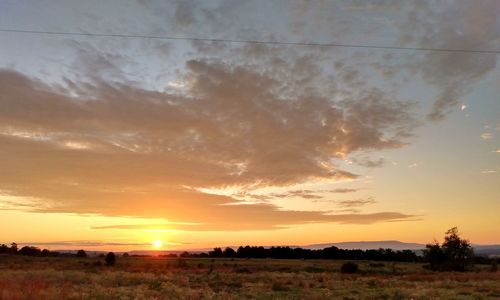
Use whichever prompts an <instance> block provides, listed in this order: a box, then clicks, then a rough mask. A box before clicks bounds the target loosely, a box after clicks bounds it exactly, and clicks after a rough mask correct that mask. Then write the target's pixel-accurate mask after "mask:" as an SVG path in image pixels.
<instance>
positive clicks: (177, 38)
mask: <svg viewBox="0 0 500 300" xmlns="http://www.w3.org/2000/svg"><path fill="white" fill-rule="evenodd" d="M0 32H10V33H22V34H46V35H69V36H87V37H118V38H139V39H156V40H182V41H199V42H217V43H231V44H263V45H285V46H305V47H342V48H369V49H389V50H415V51H430V52H455V53H489V54H499V53H500V50H475V49H452V48H426V47H399V46H381V45H368V44H341V43H305V42H285V41H260V40H236V39H216V38H196V37H178V36H160V35H139V34H113V33H92V32H67V31H42V30H22V29H9V28H0Z"/></svg>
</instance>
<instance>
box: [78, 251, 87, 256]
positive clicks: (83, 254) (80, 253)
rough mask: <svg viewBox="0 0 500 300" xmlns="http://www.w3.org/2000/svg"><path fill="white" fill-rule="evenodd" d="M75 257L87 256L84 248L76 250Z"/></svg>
mask: <svg viewBox="0 0 500 300" xmlns="http://www.w3.org/2000/svg"><path fill="white" fill-rule="evenodd" d="M76 257H87V252H85V250H78V251H77V252H76Z"/></svg>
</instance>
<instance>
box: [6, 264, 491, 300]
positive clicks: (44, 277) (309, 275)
mask: <svg viewBox="0 0 500 300" xmlns="http://www.w3.org/2000/svg"><path fill="white" fill-rule="evenodd" d="M102 260H103V259H102V258H81V259H80V258H74V257H73V258H72V257H67V258H64V257H25V256H17V255H15V256H12V255H11V256H6V255H1V256H0V299H1V300H10V299H495V298H500V272H491V271H490V270H489V266H476V267H475V268H476V270H475V271H473V272H464V273H454V272H445V273H434V272H431V271H427V270H425V269H424V268H423V267H422V265H421V264H415V263H392V262H368V261H362V262H358V264H359V272H358V273H357V274H349V275H347V274H341V273H340V271H339V269H340V266H341V264H342V263H343V262H342V261H327V260H275V259H273V260H271V259H194V258H189V259H177V258H163V257H127V258H124V257H118V259H117V263H116V265H115V266H113V267H107V266H104V265H103V264H101V262H102Z"/></svg>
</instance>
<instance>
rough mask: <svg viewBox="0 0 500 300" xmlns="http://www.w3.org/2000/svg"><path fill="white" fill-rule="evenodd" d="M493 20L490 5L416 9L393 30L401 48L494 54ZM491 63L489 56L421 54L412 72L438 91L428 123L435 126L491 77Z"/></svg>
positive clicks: (497, 30)
mask: <svg viewBox="0 0 500 300" xmlns="http://www.w3.org/2000/svg"><path fill="white" fill-rule="evenodd" d="M499 14H500V5H498V1H496V0H485V1H480V2H477V3H476V2H470V1H459V2H449V3H448V2H440V3H434V2H428V3H418V4H415V5H414V7H413V9H411V10H410V11H409V13H408V18H407V20H408V21H407V23H406V24H404V25H403V26H400V27H399V28H400V29H401V42H404V43H406V44H407V45H417V46H418V47H429V48H441V49H469V50H495V49H498V46H499V44H498V43H499V36H500V27H499V26H498V17H497V16H498V15H499ZM496 62H497V55H495V54H479V53H475V54H474V53H460V52H447V53H445V52H443V53H435V52H429V53H427V54H425V55H424V56H423V59H422V61H420V62H419V63H417V64H415V65H414V66H413V70H417V71H418V72H420V74H421V75H422V77H423V79H424V80H425V81H426V82H427V83H428V84H431V85H433V86H435V87H436V88H437V89H438V91H439V92H438V96H437V99H436V100H435V102H434V103H433V105H432V109H431V112H430V113H429V114H428V117H429V119H430V120H441V119H443V118H444V117H445V116H446V115H447V114H448V113H450V112H451V111H452V109H453V108H455V107H459V104H460V101H461V98H462V97H463V96H464V95H465V94H466V93H467V92H468V91H469V88H470V87H471V86H472V85H473V84H475V83H477V82H478V81H479V80H480V79H482V78H483V77H484V76H486V75H487V74H489V73H490V72H491V71H493V70H494V69H495V68H496ZM462 110H463V108H462Z"/></svg>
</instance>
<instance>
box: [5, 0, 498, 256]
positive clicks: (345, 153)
mask: <svg viewBox="0 0 500 300" xmlns="http://www.w3.org/2000/svg"><path fill="white" fill-rule="evenodd" d="M499 16H500V1H498V0H478V1H468V0H461V1H420V0H414V1H391V0H378V1H361V0H360V1H357V0H352V1H326V0H314V1H308V0H294V1H290V0H279V1H268V0H250V1H249V0H205V1H202V0H198V1H194V0H189V1H180V0H179V1H148V0H137V1H132V0H127V1H125V0H114V1H109V0H108V1H97V0H92V1H49V0H44V1H40V0H31V1H28V0H26V1H19V0H2V1H0V220H1V224H2V230H0V243H6V244H10V243H11V242H17V243H19V244H30V245H38V246H39V247H43V248H49V249H76V248H84V249H89V250H90V249H96V250H97V249H99V250H106V249H114V250H131V249H152V248H153V243H154V242H155V241H160V242H161V245H160V244H159V242H157V245H156V246H157V247H156V248H159V249H166V250H168V249H196V248H207V247H213V246H226V245H247V244H250V245H306V244H313V243H328V242H342V241H377V240H400V241H405V242H419V243H427V242H432V241H433V239H434V238H436V239H438V240H440V239H441V238H442V236H443V234H444V232H445V231H446V230H447V229H449V228H451V227H453V226H458V228H459V230H460V232H462V233H463V236H464V237H465V238H467V239H469V240H470V241H471V242H472V243H476V244H494V243H500V231H499V228H500V217H499V212H500V68H499V67H498V66H497V62H498V59H499V56H500V55H499V54H498V53H481V52H457V51H424V50H422V49H420V50H412V49H411V48H433V49H443V50H446V49H448V50H457V49H462V50H483V51H498V50H499V49H500V17H499ZM2 30H4V31H2ZM5 30H21V31H23V30H24V31H38V32H39V31H45V32H53V33H54V32H57V33H64V32H66V33H98V34H115V35H122V36H121V37H116V36H115V37H110V36H107V37H104V36H81V35H80V36H78V35H71V34H42V33H26V32H25V33H21V32H6V31H5ZM123 35H129V36H134V37H123ZM140 36H156V37H160V36H163V37H173V38H175V39H159V38H154V39H151V38H150V39H148V38H141V37H140ZM184 38H188V39H184ZM198 38H201V39H223V40H226V42H220V41H201V40H192V39H198ZM230 40H233V41H239V42H229V41H230ZM241 41H261V42H266V41H268V42H290V43H292V44H290V45H283V44H275V43H243V42H241ZM293 43H315V44H318V43H319V44H343V45H359V46H361V47H331V46H305V45H298V44H293ZM366 46H368V47H366ZM371 46H384V47H385V46H390V47H392V46H395V47H404V48H407V49H384V48H374V47H371Z"/></svg>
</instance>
